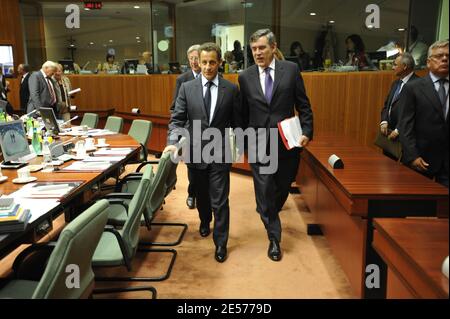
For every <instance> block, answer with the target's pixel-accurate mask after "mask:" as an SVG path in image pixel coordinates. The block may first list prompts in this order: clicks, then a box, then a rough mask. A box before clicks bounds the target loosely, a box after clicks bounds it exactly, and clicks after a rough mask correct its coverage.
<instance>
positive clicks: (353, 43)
mask: <svg viewBox="0 0 450 319" xmlns="http://www.w3.org/2000/svg"><path fill="white" fill-rule="evenodd" d="M345 45H346V46H347V61H346V63H345V65H352V66H357V67H358V68H359V69H364V68H368V67H369V66H371V64H370V63H369V58H368V57H367V54H366V52H365V50H366V48H365V46H364V42H363V40H362V39H361V37H360V36H359V35H357V34H352V35H349V36H348V37H347V39H345Z"/></svg>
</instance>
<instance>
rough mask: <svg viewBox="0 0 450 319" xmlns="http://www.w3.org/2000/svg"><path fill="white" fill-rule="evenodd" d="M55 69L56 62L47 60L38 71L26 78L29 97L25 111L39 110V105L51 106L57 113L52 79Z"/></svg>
mask: <svg viewBox="0 0 450 319" xmlns="http://www.w3.org/2000/svg"><path fill="white" fill-rule="evenodd" d="M55 71H56V63H54V62H52V61H47V62H45V63H44V64H43V65H42V68H41V70H40V71H38V72H34V73H33V74H31V76H30V78H29V80H28V86H29V89H30V98H29V100H28V106H27V113H30V112H31V111H33V110H38V111H39V109H40V108H41V107H51V108H53V109H54V111H55V114H58V110H57V109H56V104H57V96H56V89H55V83H54V81H53V79H52V76H53V74H54V73H55Z"/></svg>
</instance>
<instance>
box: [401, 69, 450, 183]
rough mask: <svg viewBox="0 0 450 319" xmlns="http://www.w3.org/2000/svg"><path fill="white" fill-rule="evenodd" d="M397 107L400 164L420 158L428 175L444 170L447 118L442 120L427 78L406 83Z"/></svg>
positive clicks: (445, 162) (430, 82) (440, 111)
mask: <svg viewBox="0 0 450 319" xmlns="http://www.w3.org/2000/svg"><path fill="white" fill-rule="evenodd" d="M398 104H399V105H398V106H399V107H400V110H401V118H400V123H399V131H400V142H401V143H402V149H403V158H402V161H403V162H404V163H406V164H409V163H411V162H412V161H414V160H415V159H416V158H418V157H422V158H423V159H424V160H425V162H427V163H428V164H430V166H429V168H428V172H429V174H430V175H434V174H435V173H437V172H439V171H440V170H441V169H442V168H445V167H446V168H447V171H448V151H449V150H448V147H449V145H448V139H449V133H448V116H447V118H444V109H443V107H442V106H441V102H440V100H439V96H438V93H437V92H436V90H435V88H434V84H433V81H432V79H431V77H430V75H427V76H425V77H423V78H421V79H418V80H416V81H412V82H411V83H410V82H408V83H407V84H406V85H405V86H404V87H403V89H402V94H401V96H400V100H399V101H398ZM444 165H445V166H444Z"/></svg>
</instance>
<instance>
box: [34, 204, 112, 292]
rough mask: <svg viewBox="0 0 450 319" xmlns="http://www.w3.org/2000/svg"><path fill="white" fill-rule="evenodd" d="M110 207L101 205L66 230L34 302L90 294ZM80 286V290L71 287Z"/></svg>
mask: <svg viewBox="0 0 450 319" xmlns="http://www.w3.org/2000/svg"><path fill="white" fill-rule="evenodd" d="M108 207H109V204H108V201H107V200H101V201H98V202H97V203H95V204H94V205H92V206H91V207H90V208H88V209H87V210H85V211H84V212H83V213H82V214H81V215H79V216H78V217H77V218H75V219H74V220H73V221H72V222H70V223H69V224H68V225H67V226H66V227H65V228H64V230H63V231H62V232H61V235H60V236H59V239H58V242H57V243H56V247H55V248H54V250H53V252H52V254H51V255H50V258H49V260H48V263H47V266H46V268H45V271H44V274H43V275H42V278H41V280H40V281H39V284H38V286H37V287H36V290H35V291H34V293H33V297H32V298H38V299H42V298H64V299H67V298H80V297H86V296H87V295H89V294H90V290H91V289H93V284H94V272H93V271H92V267H91V263H92V256H93V254H94V252H95V249H96V248H97V245H98V242H99V240H100V238H101V236H102V233H103V229H104V228H105V225H106V222H107V220H108ZM70 275H73V276H74V277H73V280H71V278H69V276H70ZM78 282H79V287H78V286H75V287H70V286H69V287H68V285H67V283H71V284H74V285H75V284H77V283H78Z"/></svg>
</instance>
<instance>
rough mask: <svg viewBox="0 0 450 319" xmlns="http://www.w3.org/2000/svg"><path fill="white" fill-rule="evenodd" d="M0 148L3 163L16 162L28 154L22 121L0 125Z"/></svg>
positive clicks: (28, 149)
mask: <svg viewBox="0 0 450 319" xmlns="http://www.w3.org/2000/svg"><path fill="white" fill-rule="evenodd" d="M0 146H1V148H2V153H3V159H4V161H5V162H11V161H18V160H19V159H20V158H21V157H24V156H25V155H28V154H30V148H29V146H28V140H27V136H26V134H25V129H24V128H23V122H22V120H18V121H12V122H4V123H0Z"/></svg>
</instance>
